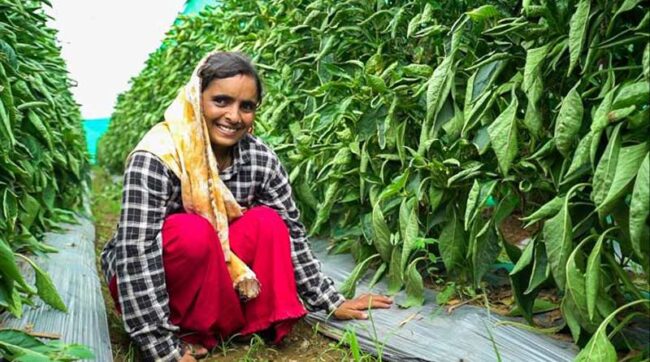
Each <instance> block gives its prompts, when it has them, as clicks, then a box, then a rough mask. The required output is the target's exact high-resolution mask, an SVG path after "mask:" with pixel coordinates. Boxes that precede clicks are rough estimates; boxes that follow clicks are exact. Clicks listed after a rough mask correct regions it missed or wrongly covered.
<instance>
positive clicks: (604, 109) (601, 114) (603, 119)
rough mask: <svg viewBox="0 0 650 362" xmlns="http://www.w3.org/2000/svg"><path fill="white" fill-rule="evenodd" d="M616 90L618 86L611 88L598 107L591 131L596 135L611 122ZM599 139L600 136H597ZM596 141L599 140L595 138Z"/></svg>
mask: <svg viewBox="0 0 650 362" xmlns="http://www.w3.org/2000/svg"><path fill="white" fill-rule="evenodd" d="M615 92H616V88H614V89H612V90H610V91H609V92H607V93H606V94H605V98H603V100H602V102H600V104H599V105H598V108H596V112H595V113H594V116H593V121H592V123H591V132H592V133H593V134H594V135H596V134H600V132H601V131H602V130H603V129H605V127H607V125H608V124H609V117H608V114H609V112H610V111H611V109H612V103H613V102H614V94H615ZM596 138H598V139H599V137H596ZM594 142H595V143H597V142H598V140H596V139H594ZM592 162H593V157H592Z"/></svg>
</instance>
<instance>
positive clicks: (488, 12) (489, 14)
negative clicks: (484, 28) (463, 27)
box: [465, 5, 500, 21]
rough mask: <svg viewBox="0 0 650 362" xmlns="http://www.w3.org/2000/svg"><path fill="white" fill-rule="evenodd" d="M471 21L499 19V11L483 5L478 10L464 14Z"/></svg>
mask: <svg viewBox="0 0 650 362" xmlns="http://www.w3.org/2000/svg"><path fill="white" fill-rule="evenodd" d="M465 14H467V15H468V16H469V17H470V19H472V21H480V20H486V19H490V18H496V17H499V15H500V13H499V10H498V9H497V8H496V7H495V6H494V5H483V6H481V7H479V8H476V9H473V10H471V11H468V12H466V13H465Z"/></svg>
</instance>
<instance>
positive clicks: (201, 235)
mask: <svg viewBox="0 0 650 362" xmlns="http://www.w3.org/2000/svg"><path fill="white" fill-rule="evenodd" d="M261 99H262V87H261V81H260V79H259V76H258V75H257V72H256V71H255V68H254V67H253V65H252V64H251V63H250V61H249V60H248V59H247V58H246V57H245V56H243V55H242V54H239V53H225V52H217V53H212V54H209V55H208V56H207V57H205V58H204V59H203V60H202V61H201V62H200V63H199V65H198V66H197V68H196V69H195V71H194V73H193V75H192V78H191V79H190V81H189V83H188V84H187V85H185V86H184V87H183V88H181V90H180V91H179V93H178V96H177V97H176V99H175V100H174V101H173V102H172V104H171V105H170V106H169V108H168V109H167V111H166V112H165V122H162V123H159V124H158V125H155V126H154V127H153V128H152V129H151V130H150V131H149V132H148V133H147V134H146V135H145V136H144V138H143V139H142V140H141V141H140V143H139V144H138V145H137V146H136V147H135V149H134V150H133V151H132V153H131V155H130V156H129V158H128V162H127V163H128V165H127V168H126V172H125V177H124V188H123V190H124V191H123V198H122V200H124V201H123V203H122V210H121V216H120V223H119V225H118V228H117V232H116V233H115V236H114V237H113V239H112V240H110V241H109V242H108V243H107V245H106V247H105V249H104V251H103V253H102V265H103V269H104V273H105V275H106V278H107V281H108V282H109V288H110V290H111V294H112V296H113V298H114V300H115V302H116V304H117V307H118V310H121V311H122V313H123V314H122V316H123V320H124V323H125V329H126V331H127V332H128V333H129V334H130V335H131V337H132V338H133V339H134V340H135V342H136V343H138V344H139V345H140V347H141V349H142V351H143V354H144V356H145V359H146V360H158V359H162V360H171V359H174V358H175V359H181V360H184V361H193V360H194V357H200V356H202V355H204V354H205V353H207V350H206V348H213V347H214V346H215V345H216V344H217V343H218V341H219V340H220V338H223V339H227V338H229V337H230V336H232V335H234V334H238V335H242V336H247V335H251V334H253V333H259V334H261V335H262V336H264V337H265V338H266V339H268V340H269V341H271V342H272V343H279V342H280V341H282V339H283V338H284V337H285V336H286V335H287V334H288V333H289V331H290V330H291V328H292V326H293V324H294V323H295V322H296V321H297V320H298V319H299V318H301V317H303V316H304V315H305V314H306V311H305V308H304V306H306V307H308V308H310V309H313V310H318V309H324V310H327V311H330V312H333V313H334V316H335V317H337V318H340V319H352V318H367V316H366V314H365V313H364V311H363V310H364V309H367V308H369V307H378V308H388V307H389V306H390V304H391V301H390V300H389V299H388V298H386V297H384V296H378V295H377V296H369V295H366V296H363V297H360V298H356V299H353V300H349V301H346V300H345V298H343V296H341V294H340V293H339V292H338V291H337V290H336V289H335V288H334V285H333V282H332V280H331V279H330V278H328V277H326V276H325V275H323V274H322V273H321V271H320V263H319V262H318V261H317V260H316V259H315V257H314V255H313V253H312V251H311V249H310V247H309V243H308V241H307V238H306V233H305V228H304V226H303V225H302V223H301V222H300V215H299V212H298V209H297V208H296V205H295V203H294V201H293V199H292V197H291V195H292V191H291V186H290V185H289V180H288V176H287V173H286V171H285V170H284V168H283V167H282V165H281V164H280V161H279V159H278V157H277V156H276V154H275V153H274V152H273V151H272V150H271V149H270V148H269V147H268V146H266V145H265V144H264V143H262V142H261V141H260V140H259V139H257V138H256V137H255V136H253V135H252V134H250V131H251V129H252V127H253V122H254V119H255V111H256V109H257V105H258V104H259V103H260V102H261ZM300 299H302V302H303V303H304V304H303V303H301V301H300ZM303 305H304V306H303ZM179 336H182V342H181V338H180V337H179ZM182 343H188V344H190V345H192V344H198V345H200V347H199V348H198V349H194V348H189V347H182V346H181V344H182Z"/></svg>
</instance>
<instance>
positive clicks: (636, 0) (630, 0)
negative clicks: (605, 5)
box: [614, 0, 643, 17]
mask: <svg viewBox="0 0 650 362" xmlns="http://www.w3.org/2000/svg"><path fill="white" fill-rule="evenodd" d="M642 1H643V0H625V1H623V4H621V7H619V8H618V10H616V13H615V14H614V17H617V16H619V15H621V14H622V13H624V12H626V11H630V10H632V9H634V8H635V7H636V6H637V5H639V4H640V3H641V2H642Z"/></svg>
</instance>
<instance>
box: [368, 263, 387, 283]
mask: <svg viewBox="0 0 650 362" xmlns="http://www.w3.org/2000/svg"><path fill="white" fill-rule="evenodd" d="M386 269H388V264H387V263H381V265H379V268H377V271H376V272H375V275H373V276H372V279H371V280H370V283H368V288H371V289H372V287H374V286H375V285H376V284H377V283H379V280H380V279H381V277H383V276H384V273H385V272H386Z"/></svg>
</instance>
